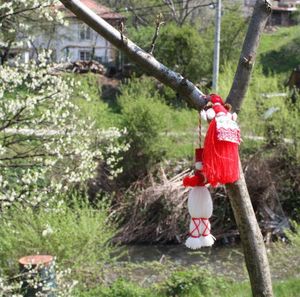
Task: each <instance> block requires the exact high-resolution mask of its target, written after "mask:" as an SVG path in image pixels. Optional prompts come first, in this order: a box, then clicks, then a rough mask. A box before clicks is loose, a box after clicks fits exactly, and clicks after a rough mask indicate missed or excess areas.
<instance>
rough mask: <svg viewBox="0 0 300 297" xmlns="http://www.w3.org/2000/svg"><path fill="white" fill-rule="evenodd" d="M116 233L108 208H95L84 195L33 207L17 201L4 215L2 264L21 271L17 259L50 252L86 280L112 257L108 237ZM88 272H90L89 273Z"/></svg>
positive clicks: (11, 270) (0, 241) (0, 232)
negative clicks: (109, 220) (108, 218)
mask: <svg viewBox="0 0 300 297" xmlns="http://www.w3.org/2000/svg"><path fill="white" fill-rule="evenodd" d="M113 234H114V226H113V225H112V224H110V225H109V228H108V221H107V213H106V210H105V209H104V208H100V209H93V208H92V207H91V206H90V205H89V204H88V202H86V201H85V199H84V198H83V197H80V196H73V197H72V200H71V201H69V202H68V204H67V203H66V201H65V200H63V199H61V197H57V203H56V204H52V205H44V206H43V208H39V209H32V208H27V207H22V206H21V205H17V204H15V205H13V206H12V207H11V208H10V210H8V211H7V212H5V213H3V214H2V215H1V217H0V266H1V270H2V272H4V273H6V274H12V273H17V271H18V265H17V261H18V259H19V258H20V257H22V256H26V255H31V254H50V255H53V256H55V257H56V259H57V263H58V264H59V265H60V266H63V267H64V268H71V269H72V275H73V277H75V278H77V279H81V280H83V281H84V282H85V281H87V280H86V279H85V278H86V277H87V276H88V275H89V273H91V272H93V273H95V277H96V271H97V273H98V274H99V272H100V271H101V268H102V266H103V265H104V263H106V262H108V261H109V259H110V253H111V251H112V248H111V247H110V246H109V244H108V241H109V239H110V238H111V237H112V235H113ZM85 273H87V275H85Z"/></svg>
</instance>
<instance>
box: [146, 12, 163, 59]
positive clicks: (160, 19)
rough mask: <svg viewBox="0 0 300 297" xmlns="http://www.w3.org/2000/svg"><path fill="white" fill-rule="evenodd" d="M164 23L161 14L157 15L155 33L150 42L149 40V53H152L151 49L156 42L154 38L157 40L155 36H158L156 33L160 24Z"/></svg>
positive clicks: (152, 49)
mask: <svg viewBox="0 0 300 297" xmlns="http://www.w3.org/2000/svg"><path fill="white" fill-rule="evenodd" d="M164 23H165V22H163V21H162V15H159V16H157V19H156V28H155V33H154V35H153V39H152V42H151V49H150V51H149V54H150V55H153V51H154V48H155V43H156V40H157V37H158V34H159V30H160V26H161V25H163V24H164Z"/></svg>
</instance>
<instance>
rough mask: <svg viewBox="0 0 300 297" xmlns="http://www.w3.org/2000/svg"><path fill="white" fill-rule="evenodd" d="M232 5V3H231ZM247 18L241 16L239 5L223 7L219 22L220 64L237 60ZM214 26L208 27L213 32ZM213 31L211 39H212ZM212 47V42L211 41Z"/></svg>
mask: <svg viewBox="0 0 300 297" xmlns="http://www.w3.org/2000/svg"><path fill="white" fill-rule="evenodd" d="M231 6H232V5H231ZM247 25H248V20H247V19H245V17H244V16H243V12H242V11H241V9H240V8H239V7H236V6H232V7H230V8H228V9H226V8H225V10H224V14H223V15H222V23H221V42H220V66H221V69H222V67H223V66H224V65H226V64H228V63H230V62H237V61H238V59H239V56H240V52H241V48H242V45H243V41H244V38H245V34H246V29H247ZM214 30H215V27H214V26H213V27H211V28H210V32H211V31H213V32H214ZM213 32H211V40H212V41H213ZM211 46H212V47H213V43H211Z"/></svg>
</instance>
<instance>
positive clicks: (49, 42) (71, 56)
mask: <svg viewBox="0 0 300 297" xmlns="http://www.w3.org/2000/svg"><path fill="white" fill-rule="evenodd" d="M81 2H82V3H83V4H85V5H86V6H88V7H89V8H90V9H92V10H93V11H94V12H95V13H96V14H98V15H99V16H101V17H102V18H103V19H105V20H106V21H107V22H108V23H110V24H111V25H113V26H115V27H117V26H118V25H119V24H120V22H121V21H122V20H124V18H123V17H122V16H121V15H120V14H119V13H116V12H113V11H112V10H111V9H109V8H108V7H105V6H103V5H101V4H99V3H97V2H96V1H94V0H81ZM57 9H60V10H63V12H64V13H65V18H67V21H68V23H69V25H68V26H63V25H60V24H56V25H54V26H53V27H52V28H51V29H48V30H47V29H46V30H45V28H44V30H42V29H41V33H40V34H37V35H36V37H35V39H34V40H32V41H31V42H29V43H28V47H27V49H26V51H25V53H24V60H25V62H26V60H29V59H32V58H34V57H35V55H36V53H37V51H38V50H39V49H51V50H52V51H53V60H54V61H55V62H66V61H70V62H74V61H77V60H91V59H94V60H97V61H99V62H101V63H104V64H109V63H112V62H114V61H115V59H116V50H115V48H114V47H113V46H112V45H111V44H110V43H109V42H108V41H106V40H105V39H104V38H103V37H102V36H100V35H99V34H98V33H97V32H95V31H94V30H92V29H91V28H90V27H88V26H87V25H85V24H84V23H83V22H82V21H80V20H79V19H78V18H77V17H76V16H75V15H74V14H73V13H71V12H70V11H68V10H66V9H65V8H64V6H63V5H62V4H61V5H58V6H57Z"/></svg>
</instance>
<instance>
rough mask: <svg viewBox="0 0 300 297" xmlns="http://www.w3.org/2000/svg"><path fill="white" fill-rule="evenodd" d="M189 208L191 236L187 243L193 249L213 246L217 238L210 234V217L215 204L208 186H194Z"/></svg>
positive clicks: (191, 191)
mask: <svg viewBox="0 0 300 297" xmlns="http://www.w3.org/2000/svg"><path fill="white" fill-rule="evenodd" d="M188 210H189V213H190V215H191V217H192V219H191V222H190V236H189V237H188V239H187V240H186V242H185V245H186V246H187V247H188V248H191V249H199V248H201V247H204V246H212V245H213V243H214V241H215V238H214V237H213V236H212V235H211V234H210V222H209V218H210V217H211V215H212V212H213V204H212V199H211V196H210V193H209V191H208V189H207V188H206V187H194V188H192V189H191V190H190V192H189V199H188Z"/></svg>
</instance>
